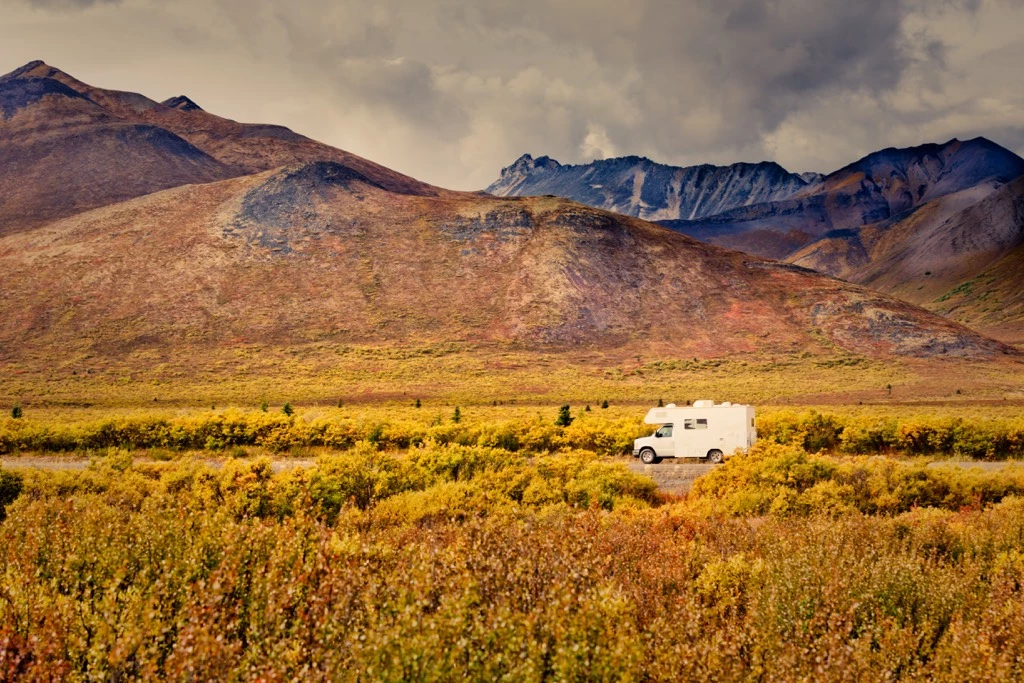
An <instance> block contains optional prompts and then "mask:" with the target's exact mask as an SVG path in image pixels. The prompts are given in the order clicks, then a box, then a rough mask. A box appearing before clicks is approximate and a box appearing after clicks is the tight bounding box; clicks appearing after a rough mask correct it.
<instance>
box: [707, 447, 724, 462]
mask: <svg viewBox="0 0 1024 683" xmlns="http://www.w3.org/2000/svg"><path fill="white" fill-rule="evenodd" d="M722 460H724V457H723V455H722V451H720V450H718V449H717V448H713V449H711V450H710V451H708V462H713V463H720V462H722Z"/></svg>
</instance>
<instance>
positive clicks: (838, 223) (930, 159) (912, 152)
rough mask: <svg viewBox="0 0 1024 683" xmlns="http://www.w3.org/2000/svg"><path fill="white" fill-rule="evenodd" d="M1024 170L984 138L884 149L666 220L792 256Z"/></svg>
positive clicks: (694, 232)
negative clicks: (770, 190) (821, 174)
mask: <svg viewBox="0 0 1024 683" xmlns="http://www.w3.org/2000/svg"><path fill="white" fill-rule="evenodd" d="M1021 174H1024V159H1021V158H1020V157H1018V156H1017V155H1016V154H1013V153H1012V152H1010V151H1008V150H1006V149H1003V148H1002V147H1000V146H999V145H996V144H995V143H993V142H991V141H989V140H986V139H984V138H975V139H973V140H967V141H966V142H961V141H959V140H950V141H949V142H947V143H945V144H942V145H935V144H928V145H921V146H918V147H910V148H906V149H885V150H882V151H880V152H875V153H874V154H869V155H868V156H866V157H864V158H863V159H860V160H859V161H856V162H854V163H853V164H850V165H849V166H846V167H844V168H841V169H839V170H838V171H835V172H834V173H830V174H829V175H828V176H826V177H825V178H824V179H823V180H821V181H820V182H818V183H815V184H813V185H809V186H807V187H805V188H804V189H802V190H800V191H798V192H796V193H795V194H794V195H793V196H792V197H790V198H787V199H783V200H780V201H773V202H766V203H760V204H756V205H752V206H745V207H741V208H737V209H733V210H730V211H727V212H724V213H720V214H718V215H716V216H711V217H708V218H705V219H702V220H693V221H662V224H663V225H666V226H667V227H671V228H672V229H673V230H678V231H680V232H682V233H684V234H687V235H691V236H693V237H696V238H698V239H701V240H704V241H708V242H711V243H713V244H720V245H722V246H727V247H730V248H733V249H740V250H742V251H747V252H749V253H752V254H758V255H761V256H767V257H770V258H780V259H781V258H786V257H787V256H789V255H790V254H792V253H794V252H795V251H797V250H799V249H801V248H802V247H804V246H805V245H807V244H810V243H812V242H814V241H815V240H817V239H819V238H821V237H823V236H825V235H826V234H827V233H829V232H831V231H834V230H851V229H856V228H859V227H861V226H864V225H870V224H874V223H879V222H881V221H886V220H889V219H892V218H894V217H897V216H899V215H900V214H903V213H906V212H908V211H912V210H914V209H916V208H917V207H920V206H922V205H924V204H926V203H928V202H930V201H932V200H934V199H937V198H940V197H943V196H945V195H948V194H952V193H956V192H960V191H962V190H966V189H968V188H972V187H976V186H978V185H983V184H987V185H992V184H1002V183H1006V182H1009V181H1010V180H1012V179H1014V178H1016V177H1017V176H1019V175H1021Z"/></svg>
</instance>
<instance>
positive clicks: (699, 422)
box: [683, 418, 708, 429]
mask: <svg viewBox="0 0 1024 683" xmlns="http://www.w3.org/2000/svg"><path fill="white" fill-rule="evenodd" d="M707 428H708V421H707V420H705V419H703V418H697V419H696V420H694V419H693V418H687V419H685V420H683V429H707Z"/></svg>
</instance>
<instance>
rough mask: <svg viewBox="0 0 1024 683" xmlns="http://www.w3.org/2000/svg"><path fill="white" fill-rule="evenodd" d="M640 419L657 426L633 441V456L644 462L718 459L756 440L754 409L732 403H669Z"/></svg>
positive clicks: (718, 460)
mask: <svg viewBox="0 0 1024 683" xmlns="http://www.w3.org/2000/svg"><path fill="white" fill-rule="evenodd" d="M644 422H645V423H647V424H649V425H660V426H659V428H658V430H657V431H655V432H654V434H652V435H651V436H645V437H642V438H640V439H637V440H636V441H634V442H633V457H634V458H640V459H641V460H642V461H643V462H645V463H648V464H650V463H656V462H658V461H660V460H661V459H662V458H706V459H707V460H709V461H711V462H722V460H723V458H724V457H725V456H726V455H732V453H733V452H735V451H736V450H737V449H739V450H741V451H746V450H747V449H748V448H750V447H751V446H753V445H754V443H755V442H756V441H757V430H756V429H755V428H754V408H753V406H746V405H733V404H732V403H719V404H717V405H716V404H715V402H714V401H694V403H693V405H692V406H683V407H679V406H676V405H674V404H671V403H670V404H669V405H667V406H665V407H664V408H652V409H651V410H650V411H649V412H648V413H647V417H645V418H644Z"/></svg>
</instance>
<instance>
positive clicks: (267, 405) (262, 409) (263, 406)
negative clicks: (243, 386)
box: [260, 401, 270, 413]
mask: <svg viewBox="0 0 1024 683" xmlns="http://www.w3.org/2000/svg"><path fill="white" fill-rule="evenodd" d="M268 408H270V404H268V403H267V402H266V401H262V402H261V403H260V410H261V411H263V412H264V413H265V412H267V409H268Z"/></svg>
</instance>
